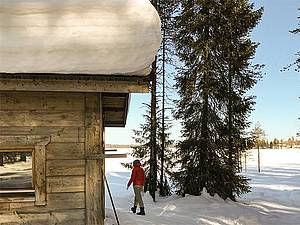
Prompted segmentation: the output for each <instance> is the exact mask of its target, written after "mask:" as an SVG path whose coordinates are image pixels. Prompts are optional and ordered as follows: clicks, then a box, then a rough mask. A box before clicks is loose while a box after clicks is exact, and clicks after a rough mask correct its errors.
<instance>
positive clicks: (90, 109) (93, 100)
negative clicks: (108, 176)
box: [85, 93, 105, 225]
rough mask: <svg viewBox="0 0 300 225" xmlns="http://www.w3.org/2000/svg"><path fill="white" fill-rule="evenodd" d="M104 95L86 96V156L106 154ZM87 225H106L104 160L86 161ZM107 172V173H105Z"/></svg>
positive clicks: (92, 94) (88, 94)
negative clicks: (104, 142) (104, 141)
mask: <svg viewBox="0 0 300 225" xmlns="http://www.w3.org/2000/svg"><path fill="white" fill-rule="evenodd" d="M102 108H103V107H102V94H101V93H86V95H85V154H86V155H89V154H101V153H102V154H104V148H103V112H102ZM85 170H86V178H85V194H86V201H85V203H86V204H85V207H86V225H104V218H105V205H104V203H105V202H104V179H103V174H102V171H104V158H103V159H97V160H93V159H86V167H85ZM104 172H105V171H104Z"/></svg>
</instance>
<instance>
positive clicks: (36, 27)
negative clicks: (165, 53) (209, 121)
mask: <svg viewBox="0 0 300 225" xmlns="http://www.w3.org/2000/svg"><path fill="white" fill-rule="evenodd" d="M160 41H161V33H160V19H159V16H158V14H157V12H156V10H155V9H154V7H153V6H152V5H151V3H150V2H149V1H148V0H114V1H111V0H0V156H1V157H0V224H10V225H14V224H32V225H36V224H58V225H67V224H72V225H96V224H97V225H103V224H104V220H105V198H104V195H105V194H104V191H105V190H104V176H103V175H104V174H105V158H106V157H114V156H112V155H110V154H106V153H105V141H104V140H105V128H106V127H124V126H125V125H126V118H127V113H128V108H129V103H130V93H145V92H148V86H149V76H150V73H151V64H152V62H153V60H154V58H155V55H156V53H157V50H158V48H159V45H160ZM19 153H20V154H25V155H27V156H28V157H27V162H20V163H19V164H18V165H27V164H29V165H30V166H29V168H26V169H24V168H23V169H24V170H22V171H21V172H22V174H27V175H28V174H30V176H29V180H28V177H26V176H25V178H24V180H25V181H26V182H25V181H24V182H20V183H18V184H15V183H16V182H13V181H16V180H18V179H19V175H20V174H21V173H19V172H20V171H18V173H17V172H16V171H11V170H10V169H12V167H14V166H11V165H10V164H7V163H4V162H3V160H4V159H3V158H4V157H3V156H4V155H8V154H15V156H16V155H17V154H19ZM25 159H26V157H25ZM29 159H30V160H29ZM1 161H2V165H1ZM15 167H16V166H15ZM17 170H18V169H17ZM20 170H21V169H20ZM28 171H29V172H30V173H29V172H28Z"/></svg>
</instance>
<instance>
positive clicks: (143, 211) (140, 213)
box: [137, 207, 146, 216]
mask: <svg viewBox="0 0 300 225" xmlns="http://www.w3.org/2000/svg"><path fill="white" fill-rule="evenodd" d="M137 215H141V216H144V215H146V214H145V208H144V207H141V208H140V212H138V213H137Z"/></svg>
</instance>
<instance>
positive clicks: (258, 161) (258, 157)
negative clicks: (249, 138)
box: [257, 145, 260, 173]
mask: <svg viewBox="0 0 300 225" xmlns="http://www.w3.org/2000/svg"><path fill="white" fill-rule="evenodd" d="M257 168H258V172H259V173H260V151H259V145H258V146H257Z"/></svg>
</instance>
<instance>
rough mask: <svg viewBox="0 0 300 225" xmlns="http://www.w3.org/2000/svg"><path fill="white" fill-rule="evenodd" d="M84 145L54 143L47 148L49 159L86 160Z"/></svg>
mask: <svg viewBox="0 0 300 225" xmlns="http://www.w3.org/2000/svg"><path fill="white" fill-rule="evenodd" d="M84 154H85V152H84V143H53V142H51V143H50V144H49V145H48V146H47V160H49V159H59V160H62V159H68V160H72V159H84V158H85V157H84Z"/></svg>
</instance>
